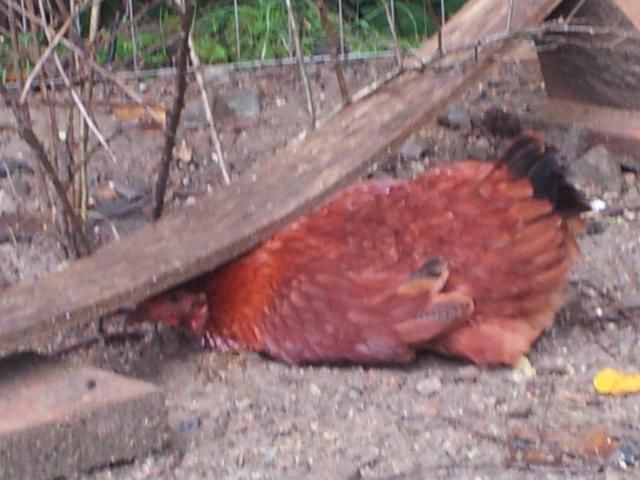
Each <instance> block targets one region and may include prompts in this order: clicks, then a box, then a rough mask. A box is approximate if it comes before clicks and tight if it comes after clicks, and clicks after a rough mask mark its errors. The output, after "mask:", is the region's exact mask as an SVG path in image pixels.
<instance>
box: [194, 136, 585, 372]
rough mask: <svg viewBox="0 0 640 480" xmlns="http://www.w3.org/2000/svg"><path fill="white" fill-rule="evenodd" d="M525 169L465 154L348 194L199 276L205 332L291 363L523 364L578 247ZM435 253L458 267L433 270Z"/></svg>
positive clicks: (555, 305)
mask: <svg viewBox="0 0 640 480" xmlns="http://www.w3.org/2000/svg"><path fill="white" fill-rule="evenodd" d="M536 145H537V144H536ZM540 145H542V144H540ZM540 148H544V146H542V147H540ZM537 155H538V156H539V155H540V152H538V153H537ZM512 157H513V154H512ZM508 167H509V168H508ZM512 167H513V166H512V165H498V166H494V165H492V164H488V163H484V162H478V161H465V162H458V163H455V164H451V165H448V166H443V167H439V168H433V169H430V170H428V171H427V172H426V173H425V174H424V175H422V176H421V177H419V178H417V179H415V180H408V181H370V182H365V183H361V184H358V185H355V186H353V187H350V188H348V189H346V190H344V191H342V192H340V193H339V194H338V195H336V196H335V197H333V198H332V199H331V200H329V201H328V202H327V203H326V204H325V205H323V206H322V207H320V208H318V209H316V210H314V211H313V212H311V213H310V214H308V215H307V216H304V217H302V218H301V219H299V220H297V221H295V222H294V223H292V224H291V225H290V226H288V227H286V228H284V229H283V230H282V231H280V232H279V233H277V234H276V235H274V236H273V237H272V238H270V239H269V240H267V241H265V242H264V243H263V244H262V245H260V246H259V247H258V248H256V249H255V250H253V251H252V252H250V253H248V254H247V255H245V256H243V257H242V258H240V259H237V260H235V261H233V262H231V263H230V264H228V265H227V266H225V267H223V268H221V269H219V270H216V271H214V272H211V273H209V274H206V275H205V276H203V277H201V278H200V279H198V280H196V281H195V282H194V283H193V284H192V286H195V287H192V288H195V289H196V290H199V291H205V293H206V296H207V299H208V307H209V321H208V323H207V325H206V333H205V337H206V338H209V339H210V340H211V341H212V343H223V344H224V343H226V344H230V345H234V346H240V347H245V348H249V349H252V350H256V351H261V352H264V353H266V354H268V355H270V356H273V357H275V358H279V359H282V360H284V361H286V362H289V363H317V362H342V361H349V362H357V363H365V364H374V363H405V362H408V361H411V360H412V359H413V358H414V356H415V353H416V352H417V351H419V350H424V349H431V350H436V351H439V352H442V353H445V354H449V355H453V356H457V357H464V358H468V359H470V360H472V361H474V362H476V363H479V364H498V363H506V364H513V363H514V362H515V361H516V360H517V358H518V357H519V356H520V355H521V354H522V353H525V352H526V351H528V350H529V348H530V346H531V344H532V343H533V342H534V341H535V339H536V338H537V337H538V336H539V334H540V333H541V332H542V331H543V330H544V329H545V328H547V327H549V326H550V325H551V324H552V322H553V319H554V316H555V314H556V312H557V311H558V309H559V308H560V307H561V305H562V291H563V287H564V282H565V278H566V275H567V271H568V269H569V267H570V265H571V263H572V262H573V261H574V260H575V259H576V258H577V249H576V247H575V243H574V239H573V236H572V234H571V233H570V232H569V230H568V228H567V224H566V222H565V220H564V219H563V217H562V216H561V214H560V213H557V212H554V210H553V205H552V203H551V201H550V200H549V199H548V198H547V195H546V194H545V195H544V196H543V195H537V192H536V191H535V190H536V188H537V184H535V182H534V183H532V182H531V181H530V180H529V179H528V178H526V177H523V176H520V174H518V175H514V174H513V171H514V169H513V168H512ZM545 185H546V184H545ZM536 197H541V198H536ZM434 259H442V260H438V261H440V262H441V263H442V264H443V265H444V266H446V269H447V272H446V276H441V277H438V275H439V273H436V274H433V277H429V275H432V274H431V273H429V272H427V274H426V275H425V274H424V272H423V266H425V265H427V266H428V265H429V264H430V262H431V264H433V262H434ZM436 264H437V261H436ZM441 266H442V265H441ZM421 269H422V270H421ZM443 275H444V274H443ZM440 280H441V281H440ZM438 282H440V283H438Z"/></svg>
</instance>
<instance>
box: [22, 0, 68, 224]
mask: <svg viewBox="0 0 640 480" xmlns="http://www.w3.org/2000/svg"><path fill="white" fill-rule="evenodd" d="M27 8H28V9H29V12H31V13H33V14H35V6H34V3H33V0H29V2H28V5H27ZM31 33H32V35H33V41H32V44H33V50H34V59H35V58H39V57H40V41H39V39H38V37H37V26H36V25H35V24H33V22H32V25H31ZM36 63H37V62H36ZM39 82H40V92H41V94H42V96H43V98H44V100H45V103H46V105H47V113H48V114H49V139H50V146H51V162H52V164H53V166H54V168H56V169H57V167H58V153H57V149H58V120H57V116H56V112H55V108H54V107H53V105H52V104H51V103H50V101H49V100H50V95H49V89H48V88H47V79H46V76H45V74H44V71H41V72H40V75H39ZM25 108H29V107H25ZM36 179H37V182H38V190H39V193H40V196H41V198H43V199H44V201H45V205H46V208H47V211H48V212H50V214H51V225H58V224H59V225H62V224H63V222H68V220H66V219H64V218H61V219H60V222H57V221H56V218H57V216H58V214H57V208H56V204H55V202H54V201H53V199H52V197H51V189H50V188H49V184H48V183H47V180H46V173H45V171H44V167H43V166H42V165H40V164H38V168H37V169H36Z"/></svg>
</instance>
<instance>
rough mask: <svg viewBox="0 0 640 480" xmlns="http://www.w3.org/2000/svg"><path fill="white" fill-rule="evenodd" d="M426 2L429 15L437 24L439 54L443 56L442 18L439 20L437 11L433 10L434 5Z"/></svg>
mask: <svg viewBox="0 0 640 480" xmlns="http://www.w3.org/2000/svg"><path fill="white" fill-rule="evenodd" d="M425 1H426V9H427V13H428V14H429V17H431V20H433V23H435V24H436V28H437V35H438V53H439V54H440V55H442V54H443V53H444V52H443V49H444V45H443V44H442V23H441V20H440V18H438V15H436V11H435V10H434V9H433V4H432V3H431V0H425Z"/></svg>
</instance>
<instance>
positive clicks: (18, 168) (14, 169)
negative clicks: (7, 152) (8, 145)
mask: <svg viewBox="0 0 640 480" xmlns="http://www.w3.org/2000/svg"><path fill="white" fill-rule="evenodd" d="M7 173H8V174H10V175H13V174H14V173H31V174H32V173H33V168H31V166H30V165H29V164H28V163H27V162H26V161H25V160H21V159H19V158H5V157H2V158H0V178H5V177H6V176H7Z"/></svg>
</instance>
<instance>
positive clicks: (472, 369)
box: [455, 365, 480, 381]
mask: <svg viewBox="0 0 640 480" xmlns="http://www.w3.org/2000/svg"><path fill="white" fill-rule="evenodd" d="M479 375H480V369H479V368H478V367H476V366H475V365H465V366H464V367H460V368H459V369H458V370H457V371H456V373H455V379H456V380H462V381H471V380H476V379H477V378H478V376H479Z"/></svg>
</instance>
